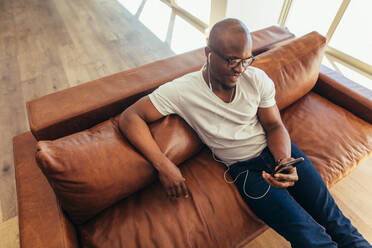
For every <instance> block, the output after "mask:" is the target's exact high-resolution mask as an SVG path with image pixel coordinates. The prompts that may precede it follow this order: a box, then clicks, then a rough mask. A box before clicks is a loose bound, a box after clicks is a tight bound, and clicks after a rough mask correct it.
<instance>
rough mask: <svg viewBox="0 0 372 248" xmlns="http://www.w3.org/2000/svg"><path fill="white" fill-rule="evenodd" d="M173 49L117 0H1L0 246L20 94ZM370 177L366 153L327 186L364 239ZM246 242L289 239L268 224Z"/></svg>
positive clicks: (22, 122) (7, 231)
mask: <svg viewBox="0 0 372 248" xmlns="http://www.w3.org/2000/svg"><path fill="white" fill-rule="evenodd" d="M173 54H174V53H173V52H172V51H171V50H170V48H169V46H167V44H166V43H165V42H163V41H161V40H159V39H158V38H157V37H156V36H155V35H154V34H153V33H151V32H150V31H149V30H148V29H147V28H146V27H145V26H144V25H143V24H142V23H140V22H139V20H138V17H135V16H133V15H132V14H131V13H130V12H129V11H128V10H127V9H125V7H123V6H122V5H121V4H120V3H119V2H118V1H115V0H94V1H91V0H75V1H60V0H51V1H41V0H1V1H0V140H1V142H0V237H1V238H0V248H2V247H19V240H18V218H17V217H16V216H17V202H16V191H15V179H14V166H13V153H12V137H13V136H14V135H16V134H18V133H21V132H23V131H25V130H27V129H28V120H27V117H26V110H25V103H26V101H28V100H30V99H32V98H36V97H39V96H42V95H45V94H48V93H52V92H55V91H58V90H61V89H64V88H67V87H71V86H74V85H78V84H81V83H84V82H86V81H90V80H94V79H96V78H99V77H102V76H106V75H109V74H112V73H116V72H119V71H123V70H126V69H130V68H133V67H136V66H139V65H143V64H146V63H149V62H152V61H154V60H157V59H161V58H165V57H169V56H171V55H173ZM371 178H372V158H371V159H369V160H368V162H365V163H363V165H362V166H360V167H359V168H357V169H356V170H355V171H354V172H352V173H351V174H350V175H349V176H348V177H346V178H344V179H343V180H342V181H341V182H339V183H337V184H336V185H335V186H334V187H333V188H332V189H331V192H332V194H333V195H334V197H335V200H336V202H337V203H338V204H339V206H340V208H341V209H342V210H343V212H344V213H345V215H346V216H348V217H349V218H350V219H351V220H352V222H353V223H354V225H355V226H356V227H357V228H358V229H359V231H360V232H361V233H362V234H363V235H364V236H365V238H366V239H367V240H369V241H370V242H372V233H371V230H372V226H371V225H372V211H370V210H369V208H370V207H371V206H372V202H371V201H372V198H371V197H370V196H371V195H372V191H371V190H372V180H370V179H371ZM4 237H5V238H4ZM246 247H252V248H253V247H255V248H256V247H257V248H259V247H289V244H288V242H287V241H285V240H284V239H283V238H282V237H280V236H279V235H278V234H276V233H275V232H274V231H273V230H271V229H269V230H267V231H266V232H265V233H264V234H263V235H261V236H259V237H258V238H257V239H255V240H253V241H252V242H251V243H249V244H248V245H247V246H246Z"/></svg>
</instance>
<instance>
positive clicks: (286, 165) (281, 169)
mask: <svg viewBox="0 0 372 248" xmlns="http://www.w3.org/2000/svg"><path fill="white" fill-rule="evenodd" d="M304 160H305V159H304V158H303V157H299V158H296V159H294V160H292V161H289V162H287V163H284V164H281V165H280V166H279V167H278V169H276V170H275V171H274V172H273V174H272V175H274V174H275V173H282V174H287V173H288V170H289V169H290V167H289V166H296V165H297V164H298V163H300V162H302V161H304Z"/></svg>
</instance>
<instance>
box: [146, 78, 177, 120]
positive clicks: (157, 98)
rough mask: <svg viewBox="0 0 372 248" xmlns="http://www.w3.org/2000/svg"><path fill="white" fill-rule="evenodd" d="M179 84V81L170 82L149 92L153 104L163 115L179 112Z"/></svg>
mask: <svg viewBox="0 0 372 248" xmlns="http://www.w3.org/2000/svg"><path fill="white" fill-rule="evenodd" d="M177 86H178V85H177V82H168V83H166V84H163V85H161V86H160V87H159V88H157V89H156V90H154V91H153V92H152V93H151V94H149V98H150V100H151V102H152V104H153V105H154V107H155V108H156V109H157V110H158V111H159V113H161V114H162V115H163V116H166V115H170V114H176V113H178V112H179V111H178V110H179V99H180V96H179V91H178V89H177Z"/></svg>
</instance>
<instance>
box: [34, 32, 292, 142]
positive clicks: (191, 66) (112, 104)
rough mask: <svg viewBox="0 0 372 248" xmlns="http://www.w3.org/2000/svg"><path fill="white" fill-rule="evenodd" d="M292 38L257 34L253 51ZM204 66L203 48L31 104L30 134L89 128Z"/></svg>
mask: <svg viewBox="0 0 372 248" xmlns="http://www.w3.org/2000/svg"><path fill="white" fill-rule="evenodd" d="M293 37H294V35H293V34H291V33H290V32H288V31H287V30H285V29H281V28H279V27H276V26H272V27H269V28H265V29H262V30H258V31H255V32H252V39H253V42H254V44H253V50H254V51H256V50H257V51H265V49H269V48H268V47H271V46H273V44H275V43H278V42H281V41H284V40H288V39H290V38H293ZM204 62H205V55H204V49H203V48H201V49H198V50H195V51H191V52H188V53H185V54H181V55H178V56H174V57H171V58H167V59H163V60H159V61H156V62H153V63H150V64H147V65H144V66H141V67H137V68H134V69H131V70H128V71H124V72H120V73H117V74H114V75H111V76H107V77H104V78H101V79H98V80H94V81H92V82H88V83H84V84H81V85H78V86H76V87H72V88H69V89H66V90H62V91H59V92H56V93H53V94H50V95H47V96H43V97H40V98H37V99H34V100H31V101H30V102H28V103H27V109H28V118H29V123H30V128H31V132H32V133H33V134H34V136H35V137H36V139H37V140H45V139H56V138H59V137H63V136H66V135H69V134H72V133H75V132H78V131H82V130H85V129H87V128H90V127H92V126H94V125H96V124H98V123H100V122H102V121H104V120H107V119H108V118H110V117H113V116H115V115H117V114H119V113H120V112H122V111H123V110H124V109H125V108H126V107H127V106H129V105H131V104H132V103H134V102H135V101H136V100H138V99H139V98H140V97H142V96H144V95H146V94H148V93H150V92H151V91H153V90H154V89H156V88H157V87H158V86H160V85H161V84H163V83H165V82H168V81H171V80H173V79H175V78H177V77H180V76H182V75H184V74H186V73H189V72H193V71H196V70H199V69H200V68H201V67H202V65H203V64H204Z"/></svg>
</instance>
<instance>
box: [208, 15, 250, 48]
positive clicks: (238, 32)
mask: <svg viewBox="0 0 372 248" xmlns="http://www.w3.org/2000/svg"><path fill="white" fill-rule="evenodd" d="M236 39H240V42H243V40H245V41H246V42H248V44H249V45H250V46H252V38H251V35H250V33H249V30H248V28H247V27H246V26H245V24H244V23H242V22H241V21H239V20H238V19H234V18H228V19H224V20H222V21H219V22H217V23H216V24H215V25H214V26H213V27H212V29H211V31H210V33H209V37H208V46H212V47H214V48H217V49H218V48H220V47H221V46H222V47H225V46H226V45H228V44H232V43H231V42H235V41H236ZM241 39H243V40H241Z"/></svg>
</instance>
